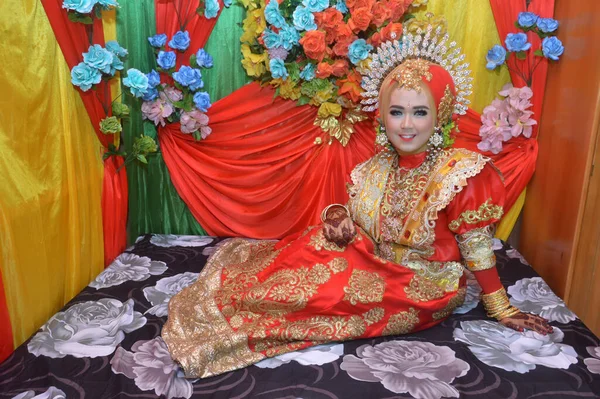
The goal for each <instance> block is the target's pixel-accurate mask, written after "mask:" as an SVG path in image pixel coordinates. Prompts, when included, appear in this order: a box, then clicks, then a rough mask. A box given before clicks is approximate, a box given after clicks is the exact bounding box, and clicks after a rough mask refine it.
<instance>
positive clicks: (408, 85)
mask: <svg viewBox="0 0 600 399" xmlns="http://www.w3.org/2000/svg"><path fill="white" fill-rule="evenodd" d="M396 70H397V72H395V73H394V76H393V79H394V80H396V81H397V82H398V83H399V85H400V87H402V88H404V89H406V90H414V91H416V92H421V84H422V83H423V81H422V80H421V77H423V78H425V79H426V80H427V81H431V78H432V77H433V75H432V74H431V72H429V61H427V60H424V59H420V58H417V59H409V60H406V61H404V62H403V63H402V64H401V65H400V66H399V67H397V68H396Z"/></svg>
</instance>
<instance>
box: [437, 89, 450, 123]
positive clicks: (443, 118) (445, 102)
mask: <svg viewBox="0 0 600 399" xmlns="http://www.w3.org/2000/svg"><path fill="white" fill-rule="evenodd" d="M453 111H454V96H453V95H452V91H451V90H450V86H449V85H446V89H445V90H444V96H443V97H442V100H441V101H440V105H439V106H438V114H437V119H438V123H437V125H438V127H440V128H441V127H443V126H444V125H445V124H447V123H450V122H452V112H453Z"/></svg>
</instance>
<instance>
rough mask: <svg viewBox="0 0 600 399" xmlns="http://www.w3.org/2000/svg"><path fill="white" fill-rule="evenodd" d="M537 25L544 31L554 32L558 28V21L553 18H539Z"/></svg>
mask: <svg viewBox="0 0 600 399" xmlns="http://www.w3.org/2000/svg"><path fill="white" fill-rule="evenodd" d="M536 25H537V27H538V28H539V30H540V31H542V32H544V33H552V32H554V31H555V30H557V29H558V21H557V20H555V19H553V18H539V19H538V20H537V23H536Z"/></svg>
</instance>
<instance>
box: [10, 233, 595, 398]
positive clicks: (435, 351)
mask: <svg viewBox="0 0 600 399" xmlns="http://www.w3.org/2000/svg"><path fill="white" fill-rule="evenodd" d="M224 240H225V239H222V238H215V237H200V236H172V235H147V236H143V237H140V238H139V239H138V241H137V243H136V244H135V245H134V246H133V247H131V248H129V249H128V250H127V251H125V252H124V253H123V254H121V255H120V256H119V257H118V258H117V259H116V260H115V261H114V262H113V264H112V265H111V266H110V267H108V268H107V269H106V270H105V271H104V272H102V273H101V274H100V275H99V276H98V277H97V278H96V279H95V280H94V281H93V282H92V283H91V284H90V285H89V286H88V287H87V288H86V289H84V290H83V291H82V292H81V293H80V294H79V295H77V297H75V298H74V299H73V300H72V301H71V302H69V303H68V304H67V305H66V306H65V307H64V308H63V309H62V310H61V311H60V312H58V313H57V314H56V315H54V316H53V317H52V318H51V319H50V320H49V321H48V322H47V323H46V324H45V325H44V326H42V328H41V329H40V330H39V331H38V332H37V333H36V334H35V335H34V336H33V337H31V338H30V339H29V340H28V341H27V342H25V343H24V344H23V345H21V346H20V347H19V348H18V349H17V350H16V351H15V353H14V354H13V355H11V357H9V358H8V359H7V360H6V361H5V362H4V363H3V364H1V365H0V398H27V399H31V398H49V399H50V398H84V397H85V398H154V397H159V396H161V397H166V398H265V399H268V398H305V399H306V398H324V399H325V398H329V399H336V398H339V399H343V398H389V399H391V398H412V397H414V398H427V399H429V398H443V397H451V398H452V397H455V398H457V397H464V398H475V397H481V396H484V397H486V399H492V398H571V397H572V398H581V397H584V398H594V397H600V340H599V339H598V337H596V336H595V335H594V334H593V333H592V332H591V331H590V330H589V329H588V328H587V327H586V326H585V325H584V324H583V323H582V322H581V321H580V320H579V319H578V318H577V316H576V315H575V314H574V313H573V312H572V311H571V310H569V309H568V308H567V307H566V306H565V304H564V303H563V302H562V301H561V300H560V298H558V297H557V296H556V295H555V294H554V293H553V292H552V291H551V290H550V288H549V287H548V286H547V285H546V283H545V282H544V281H543V280H542V279H541V278H540V277H539V276H538V275H537V274H536V273H535V272H534V271H533V269H532V268H531V267H530V266H529V265H528V264H527V262H526V261H525V260H524V259H523V257H522V256H521V255H520V254H519V253H518V252H517V251H516V250H515V249H512V248H510V247H509V246H508V245H506V244H503V243H501V242H500V241H497V242H496V243H495V245H496V247H495V250H496V255H497V259H498V269H499V273H500V276H501V279H502V282H503V284H504V285H505V286H506V287H507V289H508V293H509V295H510V297H511V302H512V303H513V304H514V305H516V306H518V307H519V308H521V309H522V310H525V311H528V312H532V313H535V314H539V315H541V316H543V317H545V318H547V319H548V320H550V321H551V322H552V325H553V326H554V333H553V334H552V335H549V336H545V337H544V336H541V335H538V334H536V333H533V332H525V333H519V332H516V331H513V330H510V329H507V328H505V327H503V326H501V325H500V324H498V323H495V322H492V321H490V320H489V319H487V318H486V316H485V313H484V311H483V307H482V305H481V304H480V303H479V300H478V295H479V293H480V291H481V289H480V288H479V286H478V285H477V282H476V281H475V279H474V278H472V276H469V277H471V278H469V280H468V283H469V286H468V294H467V299H466V301H465V303H464V305H463V306H461V307H460V308H458V309H456V311H455V314H454V315H452V316H451V317H450V318H449V319H447V320H446V321H444V322H443V323H442V324H441V325H439V326H437V327H434V328H431V329H429V330H425V331H422V332H419V333H415V334H410V335H405V336H397V337H385V338H376V339H369V340H357V341H349V342H343V343H335V344H330V345H322V346H318V347H314V348H309V349H307V350H303V351H299V352H293V353H289V354H285V355H281V356H278V357H276V358H272V359H266V360H263V361H262V362H260V363H258V364H256V365H254V366H250V367H248V368H246V369H243V370H238V371H235V372H231V373H227V374H224V375H220V376H217V377H212V378H208V379H199V380H189V379H185V378H183V376H182V373H181V371H180V370H179V368H178V367H177V365H176V364H174V363H173V361H172V360H171V358H170V356H169V353H168V352H167V349H166V346H165V344H164V342H163V341H162V340H161V338H160V330H161V328H162V325H163V324H164V322H165V320H166V316H167V312H168V307H167V303H168V301H169V299H170V298H171V297H172V296H173V295H174V294H175V293H177V292H179V291H180V290H181V289H183V288H184V287H185V286H187V285H189V284H191V283H193V282H194V280H195V279H196V277H197V276H198V272H200V270H201V269H202V267H203V265H204V264H205V262H206V259H207V257H208V256H209V255H210V254H211V253H212V252H214V250H215V248H216V246H218V245H220V243H222V242H223V241H224Z"/></svg>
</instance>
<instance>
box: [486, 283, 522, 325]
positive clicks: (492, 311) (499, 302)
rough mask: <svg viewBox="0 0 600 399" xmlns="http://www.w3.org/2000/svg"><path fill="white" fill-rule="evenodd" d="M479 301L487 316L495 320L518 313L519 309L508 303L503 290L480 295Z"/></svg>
mask: <svg viewBox="0 0 600 399" xmlns="http://www.w3.org/2000/svg"><path fill="white" fill-rule="evenodd" d="M481 300H482V302H483V306H484V307H485V310H486V313H487V315H488V316H489V317H492V318H495V319H496V320H501V319H503V318H505V317H510V316H514V315H515V314H517V313H519V312H520V310H519V309H517V308H515V307H514V306H511V305H510V301H509V300H508V296H507V295H506V290H505V289H504V288H500V289H499V290H498V291H495V292H492V293H491V294H483V295H481Z"/></svg>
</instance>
